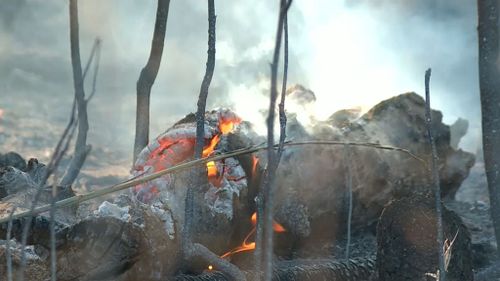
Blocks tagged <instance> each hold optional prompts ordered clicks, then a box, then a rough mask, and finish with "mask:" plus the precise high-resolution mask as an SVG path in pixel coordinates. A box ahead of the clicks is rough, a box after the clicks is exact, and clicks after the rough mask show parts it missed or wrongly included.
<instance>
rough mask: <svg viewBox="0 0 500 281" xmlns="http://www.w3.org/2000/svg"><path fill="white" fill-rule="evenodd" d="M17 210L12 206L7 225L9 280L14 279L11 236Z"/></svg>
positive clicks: (6, 251) (6, 253)
mask: <svg viewBox="0 0 500 281" xmlns="http://www.w3.org/2000/svg"><path fill="white" fill-rule="evenodd" d="M15 211H16V206H14V207H13V208H12V211H10V214H9V223H8V225H7V237H6V239H5V240H7V245H6V248H5V255H6V256H7V257H6V260H7V281H12V256H11V254H10V237H11V233H12V221H13V215H14V212H15Z"/></svg>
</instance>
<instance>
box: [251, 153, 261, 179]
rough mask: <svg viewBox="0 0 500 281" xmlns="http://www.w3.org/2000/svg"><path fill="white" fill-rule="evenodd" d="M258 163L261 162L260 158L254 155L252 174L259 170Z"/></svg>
mask: <svg viewBox="0 0 500 281" xmlns="http://www.w3.org/2000/svg"><path fill="white" fill-rule="evenodd" d="M257 164H259V158H257V157H255V155H252V176H253V175H255V171H257Z"/></svg>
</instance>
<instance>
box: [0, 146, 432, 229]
mask: <svg viewBox="0 0 500 281" xmlns="http://www.w3.org/2000/svg"><path fill="white" fill-rule="evenodd" d="M284 145H285V146H290V147H293V146H305V145H342V146H344V145H350V146H359V147H367V148H374V149H381V150H388V151H397V152H402V153H405V154H407V155H408V156H410V157H411V158H412V159H415V160H417V161H419V162H420V163H421V164H422V165H424V166H425V167H427V166H426V162H425V161H424V160H423V159H422V158H420V157H418V156H416V155H414V154H413V153H411V152H410V151H408V150H406V149H403V148H399V147H393V146H387V145H379V144H374V143H357V142H339V141H304V142H289V143H285V144H284ZM277 147H278V145H275V146H274V148H277ZM266 149H267V146H262V145H261V146H252V147H246V148H242V149H237V150H234V151H231V152H227V153H224V154H220V155H216V156H211V157H206V158H201V159H196V160H192V161H187V162H184V163H181V164H178V165H175V166H172V167H170V168H167V169H165V170H161V171H159V172H156V173H153V174H149V175H146V176H143V177H141V178H137V179H133V180H128V181H125V182H122V183H119V184H116V185H113V186H110V187H105V188H103V189H99V190H96V191H93V192H89V193H87V194H82V195H76V196H73V197H69V198H66V199H63V200H60V201H57V202H56V203H55V204H54V205H55V208H56V209H57V208H62V207H67V206H71V205H76V204H79V203H81V202H85V201H89V200H92V199H95V198H98V197H101V196H104V195H107V194H110V193H114V192H117V191H120V190H124V189H126V188H130V187H133V186H136V185H140V184H144V183H146V182H148V181H152V180H154V179H156V178H159V177H161V176H164V175H166V174H171V173H174V172H178V171H183V170H186V169H190V168H192V167H194V166H197V165H204V164H206V163H208V162H210V161H219V160H223V159H226V158H230V157H235V156H239V155H245V154H251V153H254V152H258V151H262V150H266ZM49 210H50V204H47V205H43V206H40V207H38V208H35V209H33V211H23V212H19V213H16V214H14V215H13V216H12V219H18V218H22V217H27V216H33V215H37V214H40V213H44V212H47V211H49ZM7 221H8V218H6V217H3V218H0V223H5V222H7Z"/></svg>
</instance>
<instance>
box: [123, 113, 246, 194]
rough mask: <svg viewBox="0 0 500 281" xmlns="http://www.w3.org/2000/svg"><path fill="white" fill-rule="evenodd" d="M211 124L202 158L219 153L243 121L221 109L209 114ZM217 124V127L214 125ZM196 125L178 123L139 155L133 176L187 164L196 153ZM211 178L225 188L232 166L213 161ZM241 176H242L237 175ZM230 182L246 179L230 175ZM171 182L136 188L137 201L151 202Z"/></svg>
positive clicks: (209, 171)
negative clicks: (224, 181)
mask: <svg viewBox="0 0 500 281" xmlns="http://www.w3.org/2000/svg"><path fill="white" fill-rule="evenodd" d="M206 119H207V121H208V123H209V124H208V125H206V126H205V144H206V145H205V147H204V148H203V153H202V156H203V157H204V158H205V157H209V156H212V155H214V154H215V153H216V152H217V150H218V145H219V143H220V142H221V140H222V139H223V138H224V137H225V135H227V134H229V133H230V132H232V131H233V130H234V129H235V128H236V127H237V125H238V124H240V123H241V119H240V118H239V117H237V116H236V115H235V114H234V113H232V112H230V111H227V110H226V111H225V110H220V111H214V112H210V113H207V115H206ZM212 124H214V125H215V126H210V125H212ZM195 132H196V124H194V123H184V124H177V125H175V126H174V128H172V129H170V130H167V132H165V133H164V134H162V135H160V136H159V137H158V138H156V139H155V140H154V141H152V142H151V143H150V144H149V145H148V146H147V147H146V148H145V149H144V150H143V151H142V152H141V153H140V154H139V156H138V160H137V162H136V163H135V166H134V169H133V171H132V174H133V175H134V176H140V175H142V174H149V173H153V172H158V171H161V170H164V169H167V168H169V167H172V166H174V165H176V164H179V163H181V162H183V161H186V160H188V159H190V158H191V157H192V156H193V153H194V144H195V137H196V133H195ZM206 167H207V178H208V181H209V182H210V184H211V185H212V186H214V187H221V186H222V185H223V177H224V176H225V174H230V173H228V171H227V170H228V169H230V168H231V167H229V166H228V165H227V163H225V160H221V161H210V162H208V163H207V164H206ZM237 174H238V173H237ZM227 177H228V178H229V179H230V180H233V181H237V180H241V179H244V178H245V177H244V176H241V175H238V176H230V175H227ZM170 183H171V176H168V175H167V176H164V177H161V178H160V179H157V180H154V181H152V182H148V183H146V184H143V185H138V186H136V187H134V189H133V191H134V193H135V194H136V196H137V198H138V199H139V200H141V201H143V202H150V201H151V200H152V199H153V198H155V197H156V195H157V194H158V193H159V188H158V186H168V185H169V184H170Z"/></svg>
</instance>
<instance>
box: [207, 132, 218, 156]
mask: <svg viewBox="0 0 500 281" xmlns="http://www.w3.org/2000/svg"><path fill="white" fill-rule="evenodd" d="M219 140H220V137H219V135H215V137H213V138H212V139H211V140H210V144H209V145H208V146H206V147H205V148H204V149H203V157H208V156H210V155H211V154H212V153H213V152H214V150H215V147H216V146H217V144H218V143H219Z"/></svg>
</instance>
